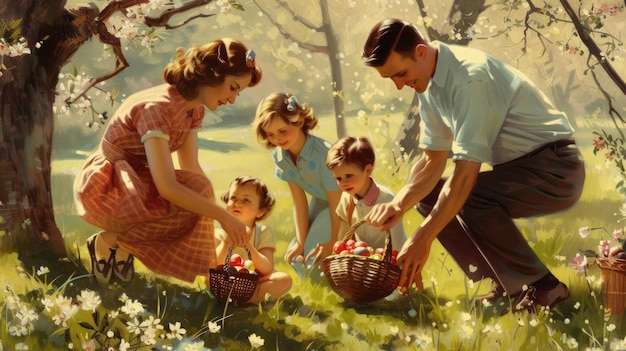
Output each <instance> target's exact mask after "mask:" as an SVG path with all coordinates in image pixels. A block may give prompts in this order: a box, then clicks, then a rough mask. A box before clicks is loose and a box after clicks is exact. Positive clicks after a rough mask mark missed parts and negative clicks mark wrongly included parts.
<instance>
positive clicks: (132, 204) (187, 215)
mask: <svg viewBox="0 0 626 351" xmlns="http://www.w3.org/2000/svg"><path fill="white" fill-rule="evenodd" d="M184 104H185V100H184V99H183V98H182V96H180V94H179V93H178V91H177V90H176V88H174V87H172V86H170V85H168V84H163V85H159V86H157V87H154V88H151V89H148V90H145V91H141V92H138V93H136V94H133V95H131V96H130V97H128V99H127V100H126V101H125V102H124V103H123V104H122V105H121V106H120V107H119V109H118V110H117V111H116V112H115V115H114V116H113V117H112V118H111V120H110V121H109V123H108V125H107V128H106V130H105V132H104V135H103V138H102V141H101V142H100V145H99V147H98V149H97V150H96V152H95V153H94V154H93V155H91V156H90V157H89V159H88V160H87V162H86V163H85V165H84V166H83V168H82V169H81V171H80V173H79V174H78V176H77V177H76V179H75V181H74V197H75V200H76V207H77V210H78V214H79V215H80V216H81V217H82V218H83V219H84V220H86V221H87V222H89V223H91V224H93V225H95V226H97V227H100V228H102V229H104V230H107V231H112V232H117V233H120V234H119V235H118V244H119V246H120V247H121V248H122V249H124V250H127V251H128V252H130V253H131V254H133V255H134V256H135V257H136V258H137V259H139V260H140V261H141V262H142V263H143V264H144V265H145V266H146V267H148V268H149V269H150V270H152V271H154V272H156V273H159V274H164V275H168V276H173V277H176V278H178V279H181V280H184V281H188V282H192V281H194V279H195V278H196V276H197V275H203V276H206V275H207V273H208V270H209V268H210V267H214V266H215V265H216V257H215V243H214V240H213V238H214V226H213V219H212V218H207V217H202V216H199V215H197V214H195V213H192V212H189V211H187V210H185V209H182V208H179V207H177V206H176V205H174V204H172V203H170V202H169V201H167V200H165V199H164V198H162V197H161V196H160V195H159V193H158V191H157V189H156V186H155V185H154V182H153V180H152V176H151V174H150V170H149V168H148V161H147V159H146V154H145V149H144V145H143V141H144V140H145V139H147V138H150V137H162V138H165V139H169V147H170V151H171V152H174V151H176V150H177V149H178V148H179V147H180V146H181V145H182V143H183V142H184V140H185V138H186V137H187V135H188V134H189V132H190V131H191V130H194V129H199V128H200V127H201V124H202V118H203V117H204V108H203V107H198V108H196V109H194V110H193V111H186V108H185V105H184ZM176 178H177V179H178V181H179V182H180V183H181V184H184V185H185V186H187V187H189V188H191V189H193V190H195V191H196V192H198V193H200V194H202V195H203V196H206V197H207V198H209V199H211V200H212V201H214V193H213V186H212V185H211V182H210V181H209V179H208V178H207V177H205V176H204V175H200V174H196V173H192V172H188V171H183V170H176Z"/></svg>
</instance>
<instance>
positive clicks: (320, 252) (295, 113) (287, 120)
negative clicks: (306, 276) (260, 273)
mask: <svg viewBox="0 0 626 351" xmlns="http://www.w3.org/2000/svg"><path fill="white" fill-rule="evenodd" d="M317 122H318V120H317V117H315V115H314V114H313V110H312V109H311V107H310V106H309V105H308V104H301V103H300V102H298V99H297V98H296V97H295V96H294V95H292V94H289V93H272V94H270V95H269V96H267V97H266V98H265V99H263V100H262V101H261V102H260V103H259V105H258V107H257V111H256V117H255V120H254V127H255V131H256V135H257V138H258V139H259V141H261V142H263V143H264V144H265V146H266V147H267V148H268V149H271V150H272V158H273V160H274V164H275V165H276V177H278V178H279V179H282V180H284V181H285V182H287V183H288V184H289V190H290V191H291V197H292V199H293V205H294V219H295V238H294V239H293V240H292V241H291V243H290V244H289V246H288V247H287V251H286V253H285V260H286V261H287V262H289V263H292V262H294V261H300V260H301V259H302V258H303V257H304V256H305V255H306V256H308V255H309V253H311V252H312V251H314V250H316V249H317V255H316V257H315V259H314V260H312V261H313V262H312V263H318V262H319V261H320V259H322V258H324V257H326V256H327V255H329V254H330V253H331V252H332V247H333V244H334V243H335V241H336V240H337V237H338V230H339V217H338V216H337V214H336V213H335V211H334V209H335V208H337V205H338V204H339V198H340V197H341V191H340V190H339V188H338V187H337V182H336V181H335V178H334V177H333V174H332V173H331V171H330V170H329V169H328V167H326V154H327V153H328V150H329V148H330V146H331V143H329V142H328V141H326V140H324V139H322V138H320V137H317V136H315V135H312V134H310V131H311V130H312V129H313V128H315V127H316V126H317ZM309 199H310V200H309ZM331 208H332V209H333V210H332V211H331V210H330V209H331ZM318 248H319V249H318ZM305 263H306V264H310V263H311V262H310V261H307V262H305Z"/></svg>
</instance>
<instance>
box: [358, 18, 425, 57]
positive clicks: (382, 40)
mask: <svg viewBox="0 0 626 351" xmlns="http://www.w3.org/2000/svg"><path fill="white" fill-rule="evenodd" d="M425 43H426V40H425V39H424V37H423V36H422V34H421V33H420V32H419V30H418V29H417V27H416V26H415V25H413V24H411V23H409V22H406V21H403V20H399V19H396V18H387V19H385V20H382V21H380V22H378V23H377V24H376V25H375V26H374V27H373V28H372V29H371V31H370V34H369V35H368V37H367V40H366V41H365V45H364V46H363V54H362V56H361V58H362V59H363V62H364V63H365V65H367V66H370V67H381V66H383V65H384V64H385V62H387V59H388V58H389V55H390V54H391V52H392V51H395V52H397V53H399V54H400V55H402V56H404V57H411V58H412V57H413V54H414V49H415V47H416V46H417V45H418V44H425Z"/></svg>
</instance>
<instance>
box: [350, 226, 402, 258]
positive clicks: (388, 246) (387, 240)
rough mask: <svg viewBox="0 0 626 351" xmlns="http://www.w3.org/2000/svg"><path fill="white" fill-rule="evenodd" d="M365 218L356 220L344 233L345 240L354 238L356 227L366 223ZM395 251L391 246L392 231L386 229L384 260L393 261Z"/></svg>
mask: <svg viewBox="0 0 626 351" xmlns="http://www.w3.org/2000/svg"><path fill="white" fill-rule="evenodd" d="M364 223H365V220H363V219H361V220H360V221H357V222H355V223H354V224H353V225H351V226H350V228H348V231H347V232H346V233H345V234H344V235H343V239H342V240H343V241H346V240H349V239H352V240H354V238H355V236H354V233H355V232H356V229H357V228H358V227H360V226H361V224H364ZM392 251H393V247H392V246H391V232H390V231H389V230H386V231H385V254H384V255H383V261H385V262H391V252H392Z"/></svg>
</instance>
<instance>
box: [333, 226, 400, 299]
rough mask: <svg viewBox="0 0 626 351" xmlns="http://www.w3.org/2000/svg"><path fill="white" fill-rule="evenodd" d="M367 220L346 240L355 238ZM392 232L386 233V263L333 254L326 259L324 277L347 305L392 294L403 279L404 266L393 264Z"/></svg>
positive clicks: (368, 258) (351, 232)
mask: <svg viewBox="0 0 626 351" xmlns="http://www.w3.org/2000/svg"><path fill="white" fill-rule="evenodd" d="M363 223H364V221H359V222H356V223H354V224H353V225H352V226H351V227H350V229H349V230H348V232H347V233H346V234H345V235H344V238H343V241H346V240H349V239H354V232H355V230H356V229H357V228H358V227H359V226H360V225H361V224H363ZM391 253H392V245H391V233H390V232H389V231H386V233H385V253H384V256H383V259H382V260H376V259H373V258H370V257H365V256H357V255H332V256H328V257H326V258H325V259H324V275H325V276H326V280H327V281H328V284H329V285H330V287H331V288H332V289H333V290H334V291H335V292H336V293H337V294H338V295H339V296H341V297H343V298H344V299H345V300H346V301H347V302H349V303H352V304H366V303H369V302H372V301H375V300H379V299H382V298H384V297H386V296H388V295H389V294H391V293H392V292H393V291H394V290H395V289H396V288H397V286H398V281H399V280H400V272H401V271H400V267H398V266H396V265H395V264H392V263H391Z"/></svg>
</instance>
